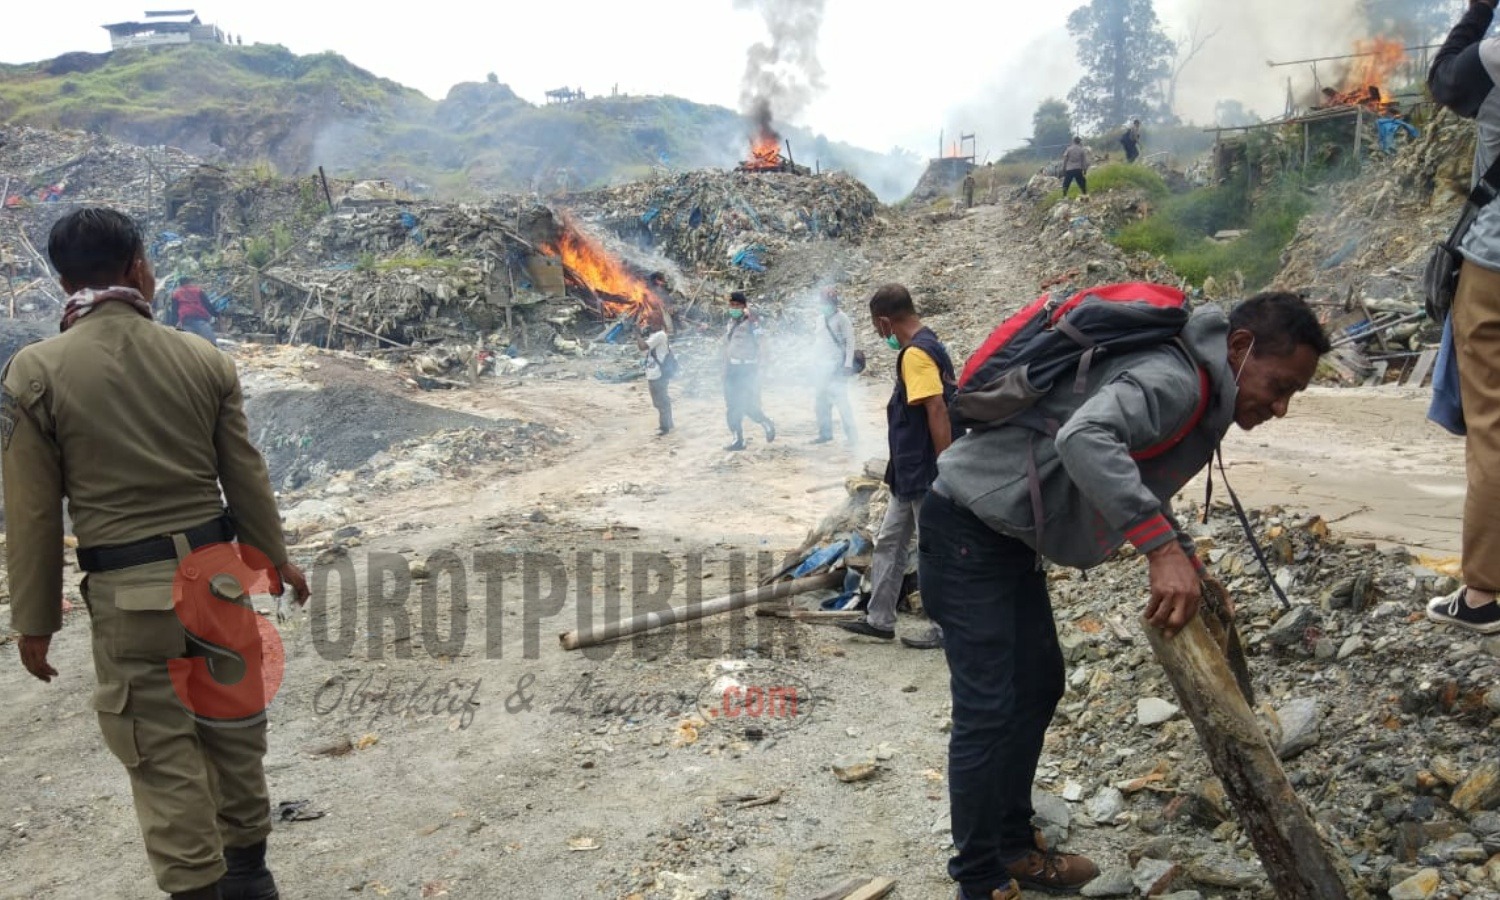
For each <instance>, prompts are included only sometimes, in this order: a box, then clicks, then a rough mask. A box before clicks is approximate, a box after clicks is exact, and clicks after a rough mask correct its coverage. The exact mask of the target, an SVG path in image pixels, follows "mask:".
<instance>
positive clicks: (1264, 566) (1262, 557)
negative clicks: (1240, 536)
mask: <svg viewBox="0 0 1500 900" xmlns="http://www.w3.org/2000/svg"><path fill="white" fill-rule="evenodd" d="M1214 455H1215V456H1217V457H1218V460H1219V476H1220V477H1221V478H1223V479H1224V490H1226V491H1228V492H1229V503H1230V505H1231V506H1233V507H1234V515H1235V517H1236V518H1238V519H1239V520H1240V528H1241V529H1243V530H1244V532H1245V539H1246V540H1248V541H1249V542H1250V549H1251V551H1252V552H1254V553H1255V560H1256V562H1258V563H1260V568H1261V571H1263V572H1265V573H1266V580H1267V581H1269V582H1271V590H1272V591H1273V592H1275V594H1276V599H1277V600H1280V601H1281V605H1282V606H1283V607H1284V608H1286V609H1291V608H1292V601H1290V600H1288V599H1287V596H1286V591H1283V590H1282V589H1281V585H1280V584H1279V583H1277V581H1276V576H1274V575H1272V574H1271V564H1270V563H1269V562H1267V561H1266V551H1265V550H1262V549H1261V546H1260V541H1257V540H1256V539H1255V529H1253V528H1251V527H1250V517H1249V516H1247V515H1245V507H1244V505H1243V504H1241V503H1240V498H1239V497H1238V496H1237V495H1236V494H1235V493H1234V488H1232V487H1230V485H1229V473H1228V472H1226V471H1224V448H1223V447H1222V446H1220V447H1215V448H1214ZM1207 482H1208V483H1207V485H1206V487H1205V488H1204V491H1203V521H1204V522H1205V523H1206V522H1207V521H1208V513H1209V510H1210V509H1211V508H1212V507H1211V506H1210V504H1211V503H1212V502H1213V498H1214V467H1213V465H1212V464H1210V465H1209V467H1208V479H1207Z"/></svg>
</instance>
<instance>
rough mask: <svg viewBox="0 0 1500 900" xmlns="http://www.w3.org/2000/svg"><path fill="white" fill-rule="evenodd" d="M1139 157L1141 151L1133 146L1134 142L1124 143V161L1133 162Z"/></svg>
mask: <svg viewBox="0 0 1500 900" xmlns="http://www.w3.org/2000/svg"><path fill="white" fill-rule="evenodd" d="M1140 158H1141V151H1139V150H1137V149H1136V148H1135V145H1134V144H1126V145H1125V161H1126V162H1128V163H1133V162H1135V161H1136V160H1138V159H1140Z"/></svg>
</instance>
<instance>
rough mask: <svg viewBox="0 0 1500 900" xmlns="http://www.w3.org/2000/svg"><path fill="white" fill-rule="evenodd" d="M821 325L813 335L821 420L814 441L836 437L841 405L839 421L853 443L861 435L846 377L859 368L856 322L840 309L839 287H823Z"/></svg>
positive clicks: (816, 405)
mask: <svg viewBox="0 0 1500 900" xmlns="http://www.w3.org/2000/svg"><path fill="white" fill-rule="evenodd" d="M818 321H819V324H818V327H817V330H816V331H815V332H814V336H813V347H814V350H813V353H814V355H815V356H816V360H815V361H814V363H813V365H814V366H816V367H817V371H816V375H815V377H816V378H817V379H818V388H817V393H816V394H814V395H813V414H814V415H815V416H816V417H817V420H818V436H817V438H816V439H815V440H814V441H813V443H814V444H826V443H828V442H829V441H831V440H833V408H834V407H835V406H837V407H838V411H839V422H840V423H842V424H843V426H844V439H845V440H847V441H848V442H849V446H851V447H852V446H854V442H855V440H856V439H857V438H858V437H859V434H858V432H857V431H856V429H855V427H854V410H853V408H852V407H850V405H849V386H848V381H847V379H849V378H851V377H853V376H854V375H855V374H856V372H857V371H858V370H857V369H856V367H855V355H856V354H857V353H858V352H859V351H858V350H856V349H855V347H854V323H853V322H851V321H849V316H848V315H847V314H846V313H845V312H844V311H843V310H841V309H839V292H838V289H837V288H833V287H827V288H824V289H823V293H822V296H821V297H820V298H819V300H818Z"/></svg>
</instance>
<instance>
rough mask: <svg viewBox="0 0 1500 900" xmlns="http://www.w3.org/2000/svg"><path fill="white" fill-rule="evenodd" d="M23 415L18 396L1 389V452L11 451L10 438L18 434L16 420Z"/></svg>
mask: <svg viewBox="0 0 1500 900" xmlns="http://www.w3.org/2000/svg"><path fill="white" fill-rule="evenodd" d="M20 415H21V404H20V403H19V402H18V401H17V400H16V395H15V394H12V393H11V392H10V391H9V390H8V389H6V388H3V387H0V450H9V449H10V436H11V435H13V434H15V433H16V420H17V419H18V418H19V417H20Z"/></svg>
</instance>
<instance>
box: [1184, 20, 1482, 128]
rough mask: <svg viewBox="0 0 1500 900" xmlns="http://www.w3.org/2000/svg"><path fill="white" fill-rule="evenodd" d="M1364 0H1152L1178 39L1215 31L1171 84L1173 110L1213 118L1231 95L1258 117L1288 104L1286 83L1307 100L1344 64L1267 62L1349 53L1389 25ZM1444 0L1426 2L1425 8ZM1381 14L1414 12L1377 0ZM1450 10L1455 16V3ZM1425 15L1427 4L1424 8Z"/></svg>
mask: <svg viewBox="0 0 1500 900" xmlns="http://www.w3.org/2000/svg"><path fill="white" fill-rule="evenodd" d="M1366 5H1367V0H1326V2H1317V3H1308V2H1304V0H1257V2H1255V3H1245V2H1242V0H1158V13H1159V14H1160V16H1161V19H1162V21H1163V22H1164V23H1165V25H1166V27H1167V31H1168V33H1169V34H1170V35H1171V36H1172V37H1173V38H1175V39H1178V40H1179V41H1182V40H1184V39H1185V38H1187V37H1188V35H1189V34H1190V33H1192V31H1193V30H1194V27H1195V24H1196V28H1197V31H1198V35H1199V37H1200V38H1201V37H1204V36H1207V35H1209V34H1213V37H1212V38H1209V40H1208V42H1207V43H1206V44H1205V45H1204V47H1203V50H1202V52H1201V53H1199V54H1198V56H1197V57H1196V58H1194V59H1193V61H1192V62H1191V63H1190V64H1189V65H1188V66H1187V68H1186V69H1184V70H1183V73H1182V76H1181V79H1180V81H1179V83H1178V87H1177V111H1178V113H1179V114H1181V115H1182V116H1183V117H1184V118H1186V119H1191V120H1193V121H1196V122H1200V123H1205V124H1206V123H1211V122H1212V121H1213V118H1214V106H1215V105H1216V104H1217V103H1218V102H1219V101H1220V100H1224V99H1235V100H1239V101H1240V102H1241V103H1243V104H1244V105H1245V106H1246V107H1247V108H1249V109H1253V110H1255V112H1256V113H1258V114H1259V115H1260V116H1261V117H1262V118H1271V117H1275V116H1279V115H1281V114H1282V113H1283V112H1285V110H1286V103H1287V91H1288V88H1289V87H1290V90H1291V93H1292V97H1293V100H1294V102H1306V101H1307V100H1308V99H1309V98H1310V97H1312V96H1313V94H1314V93H1315V84H1317V83H1321V84H1324V85H1330V84H1331V85H1334V86H1337V85H1338V83H1339V82H1340V81H1341V79H1342V77H1343V75H1344V73H1345V71H1346V69H1347V64H1342V63H1338V62H1323V63H1318V64H1317V66H1316V69H1314V67H1313V66H1311V65H1298V66H1284V67H1278V68H1272V67H1270V66H1268V65H1267V62H1268V61H1275V62H1286V61H1290V60H1298V59H1308V58H1314V57H1322V56H1336V55H1339V54H1344V53H1350V52H1353V47H1354V42H1355V41H1356V40H1358V39H1360V38H1368V37H1371V36H1374V35H1375V34H1376V33H1378V32H1379V31H1381V30H1383V28H1384V27H1389V26H1390V24H1391V23H1390V21H1389V20H1388V18H1387V17H1386V16H1381V18H1382V19H1383V20H1384V21H1382V22H1381V23H1376V24H1372V23H1371V21H1370V16H1368V15H1367V14H1366ZM1438 5H1444V4H1441V3H1440V2H1439V0H1430V2H1429V3H1428V4H1427V6H1428V7H1430V6H1438ZM1383 6H1384V7H1385V9H1384V10H1382V12H1385V11H1391V12H1394V13H1396V14H1397V15H1400V14H1401V12H1402V11H1403V10H1407V9H1409V10H1411V11H1414V12H1419V11H1421V10H1423V9H1424V8H1425V7H1422V6H1419V5H1415V4H1401V3H1383ZM1453 9H1454V21H1457V15H1458V8H1457V6H1456V5H1454V6H1453ZM1428 12H1429V14H1430V10H1429V11H1428Z"/></svg>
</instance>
